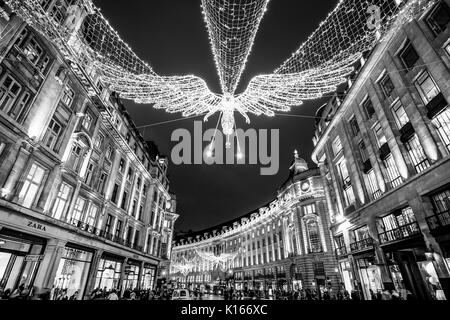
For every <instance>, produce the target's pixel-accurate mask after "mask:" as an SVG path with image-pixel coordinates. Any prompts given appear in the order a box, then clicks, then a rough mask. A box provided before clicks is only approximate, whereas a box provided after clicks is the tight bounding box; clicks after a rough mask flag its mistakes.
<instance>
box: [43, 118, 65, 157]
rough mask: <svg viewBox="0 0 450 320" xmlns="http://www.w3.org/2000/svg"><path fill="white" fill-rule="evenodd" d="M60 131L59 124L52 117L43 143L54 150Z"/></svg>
mask: <svg viewBox="0 0 450 320" xmlns="http://www.w3.org/2000/svg"><path fill="white" fill-rule="evenodd" d="M61 133H62V127H61V124H60V123H59V122H58V121H57V120H56V119H55V118H52V120H50V124H49V126H48V128H47V131H46V133H45V136H44V145H46V146H47V147H49V148H50V149H52V150H54V151H56V149H57V143H58V142H59V138H60V136H61Z"/></svg>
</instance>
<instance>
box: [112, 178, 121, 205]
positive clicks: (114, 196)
mask: <svg viewBox="0 0 450 320" xmlns="http://www.w3.org/2000/svg"><path fill="white" fill-rule="evenodd" d="M119 188H120V186H119V185H118V184H117V183H115V184H114V189H113V192H112V195H111V201H112V202H114V203H115V204H117V200H118V199H117V198H118V195H119Z"/></svg>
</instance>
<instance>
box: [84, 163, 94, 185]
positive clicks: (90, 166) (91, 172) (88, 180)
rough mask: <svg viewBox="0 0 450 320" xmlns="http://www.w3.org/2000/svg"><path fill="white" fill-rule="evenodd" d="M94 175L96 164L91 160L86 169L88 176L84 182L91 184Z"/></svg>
mask: <svg viewBox="0 0 450 320" xmlns="http://www.w3.org/2000/svg"><path fill="white" fill-rule="evenodd" d="M93 176H94V164H93V163H92V162H89V164H88V166H87V169H86V176H85V180H84V182H85V183H86V184H87V185H88V186H91V183H92V178H93Z"/></svg>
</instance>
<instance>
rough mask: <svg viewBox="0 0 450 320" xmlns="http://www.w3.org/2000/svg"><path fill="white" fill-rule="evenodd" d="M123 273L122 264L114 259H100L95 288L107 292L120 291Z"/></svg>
mask: <svg viewBox="0 0 450 320" xmlns="http://www.w3.org/2000/svg"><path fill="white" fill-rule="evenodd" d="M121 271H122V262H119V261H115V260H112V259H107V258H103V259H100V262H99V265H98V269H97V276H96V278H95V288H106V290H112V289H118V287H119V280H120V275H121Z"/></svg>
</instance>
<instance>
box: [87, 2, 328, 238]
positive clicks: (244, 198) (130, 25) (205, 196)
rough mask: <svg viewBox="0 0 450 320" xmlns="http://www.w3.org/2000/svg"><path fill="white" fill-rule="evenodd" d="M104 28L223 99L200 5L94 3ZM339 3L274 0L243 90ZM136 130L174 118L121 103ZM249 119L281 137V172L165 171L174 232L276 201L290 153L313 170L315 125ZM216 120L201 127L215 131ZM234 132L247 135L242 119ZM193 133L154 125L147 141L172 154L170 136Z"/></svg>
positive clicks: (305, 111) (181, 124) (164, 69)
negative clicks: (175, 214)
mask: <svg viewBox="0 0 450 320" xmlns="http://www.w3.org/2000/svg"><path fill="white" fill-rule="evenodd" d="M95 3H96V5H97V6H99V7H100V8H101V9H102V12H103V14H104V15H105V17H106V18H107V19H108V21H109V22H110V23H111V24H112V25H113V26H114V28H115V29H116V30H117V31H118V32H119V34H120V35H121V37H122V39H124V40H125V41H126V42H127V43H128V44H129V45H130V46H131V47H132V48H133V49H134V51H135V52H136V53H137V54H138V55H139V56H140V57H141V58H142V59H144V60H145V61H147V62H149V64H150V65H151V66H152V67H153V69H154V70H155V71H156V72H157V73H158V74H160V75H168V76H170V75H186V74H194V75H196V76H200V77H201V78H203V79H204V80H205V81H206V83H207V84H208V86H209V88H210V89H211V90H213V91H215V92H218V93H219V92H220V90H219V89H220V85H219V78H218V76H217V72H216V68H215V65H214V60H213V56H212V53H211V48H210V45H209V40H208V34H207V30H206V26H205V24H204V21H203V17H202V13H201V8H200V4H201V1H200V0H162V1H154V0H128V1H111V0H95ZM336 4H337V0H316V1H311V0H272V1H271V2H270V3H269V7H268V11H267V12H266V15H265V16H264V19H263V20H262V23H261V26H260V29H259V32H258V34H257V37H256V40H255V45H254V47H253V51H252V53H251V55H250V57H249V62H248V64H247V68H246V70H245V72H244V74H243V77H242V80H241V84H240V90H243V89H245V87H246V86H247V84H248V82H249V80H250V79H251V78H252V77H254V76H255V75H258V74H261V73H272V72H273V71H274V70H275V69H276V68H277V67H278V66H279V65H280V64H281V63H282V62H283V61H284V60H286V59H287V58H288V57H290V55H291V54H292V52H294V51H295V50H296V49H297V48H298V46H299V45H300V44H301V43H302V42H303V41H305V40H306V38H307V37H308V36H309V34H310V33H311V32H312V31H314V29H315V28H316V27H317V26H318V24H319V23H320V21H322V20H323V19H324V18H325V17H326V15H327V13H328V12H329V11H331V10H332V9H333V8H334V7H335V6H336ZM323 102H324V101H323V100H322V101H315V102H307V103H305V104H304V105H303V106H300V107H297V108H294V109H293V110H292V111H291V113H289V114H290V115H301V116H307V117H308V116H314V114H315V111H316V110H317V108H318V107H320V105H321V104H323ZM125 104H126V106H127V107H128V110H129V112H130V114H131V116H132V117H133V119H134V121H135V123H136V125H137V126H138V127H139V126H143V125H148V124H153V123H159V122H163V121H167V120H173V119H179V118H180V115H179V114H167V113H165V112H164V111H162V110H155V109H153V108H152V107H151V106H149V105H136V104H134V103H132V102H128V101H126V103H125ZM250 117H251V124H250V126H251V127H253V128H257V129H272V128H273V129H279V130H280V170H279V173H278V175H275V176H261V175H260V166H259V165H253V166H252V165H212V166H208V165H206V164H204V165H180V166H175V165H173V164H171V165H170V167H169V174H170V177H169V179H170V183H171V184H170V188H171V192H174V193H175V194H176V196H177V200H178V205H177V206H178V210H177V211H178V213H179V214H180V218H179V220H178V222H177V225H176V229H177V230H182V231H187V230H189V229H191V230H194V231H196V230H201V229H205V228H208V227H211V226H214V225H216V224H219V223H222V222H226V221H229V220H232V219H234V218H236V217H239V216H241V215H243V214H246V213H248V212H250V211H253V210H255V209H258V208H259V207H260V206H262V205H264V204H266V203H268V202H269V201H271V200H273V199H274V198H275V196H276V191H277V189H278V187H279V186H280V185H281V184H282V183H283V182H284V181H285V180H286V178H287V176H288V173H289V171H288V168H289V166H290V164H291V161H292V159H293V151H294V149H298V150H299V153H300V156H301V157H303V158H304V159H305V160H307V161H308V162H309V163H310V164H311V165H312V161H311V159H310V155H311V152H312V148H313V144H312V137H313V132H314V120H313V119H312V118H307V117H306V118H296V117H287V116H279V117H274V118H270V119H269V118H267V117H256V116H250ZM216 122H217V116H214V117H212V118H211V119H210V120H209V121H208V122H207V123H204V125H203V127H204V130H206V129H209V128H214V127H215V125H216ZM237 126H238V127H240V128H243V129H247V128H248V125H246V124H245V122H244V121H243V119H242V118H241V117H240V116H237ZM178 128H186V129H188V130H190V131H192V130H193V120H192V119H185V120H182V121H178V122H173V123H169V124H163V125H158V126H152V127H149V128H147V129H145V132H143V133H144V135H145V138H146V139H148V140H153V141H155V143H156V144H157V145H158V147H159V150H160V152H161V153H162V154H165V155H168V156H169V155H170V153H171V149H172V147H173V146H174V145H175V144H176V142H171V141H170V138H171V134H172V132H173V131H174V130H175V129H178Z"/></svg>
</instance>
